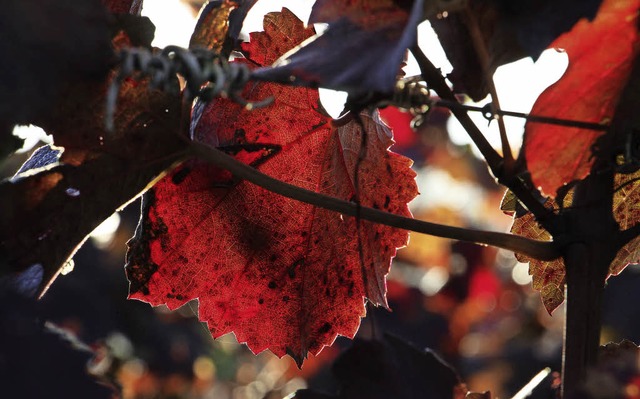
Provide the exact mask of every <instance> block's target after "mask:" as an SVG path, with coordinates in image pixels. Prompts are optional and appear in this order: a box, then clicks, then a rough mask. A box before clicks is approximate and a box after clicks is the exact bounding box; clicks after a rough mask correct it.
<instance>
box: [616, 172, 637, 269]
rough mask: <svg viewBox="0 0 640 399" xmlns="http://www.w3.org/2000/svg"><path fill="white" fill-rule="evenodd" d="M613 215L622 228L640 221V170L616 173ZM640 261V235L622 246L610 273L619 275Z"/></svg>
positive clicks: (622, 229)
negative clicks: (629, 172)
mask: <svg viewBox="0 0 640 399" xmlns="http://www.w3.org/2000/svg"><path fill="white" fill-rule="evenodd" d="M614 190H615V193H614V196H613V216H614V218H615V219H616V222H618V224H619V225H620V230H621V231H624V230H627V229H630V228H632V227H634V226H635V225H637V224H638V223H640V171H636V172H635V173H631V174H621V173H619V174H616V176H615V180H614ZM639 262H640V236H638V237H635V238H634V239H632V240H631V241H630V242H628V243H627V244H626V245H625V246H624V247H622V248H621V249H620V250H619V251H618V254H617V255H616V257H615V259H614V260H613V262H611V269H610V273H611V274H612V275H618V274H620V272H622V271H623V270H624V268H625V267H627V266H628V265H629V264H630V263H639Z"/></svg>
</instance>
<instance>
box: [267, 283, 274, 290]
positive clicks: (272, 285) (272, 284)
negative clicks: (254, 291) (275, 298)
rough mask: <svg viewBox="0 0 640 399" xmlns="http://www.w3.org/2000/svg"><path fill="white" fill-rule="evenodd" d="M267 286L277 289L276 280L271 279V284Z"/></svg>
mask: <svg viewBox="0 0 640 399" xmlns="http://www.w3.org/2000/svg"><path fill="white" fill-rule="evenodd" d="M267 287H269V289H272V290H275V289H276V282H275V281H269V284H268V285H267Z"/></svg>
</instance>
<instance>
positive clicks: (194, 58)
mask: <svg viewBox="0 0 640 399" xmlns="http://www.w3.org/2000/svg"><path fill="white" fill-rule="evenodd" d="M119 66H120V67H119V69H118V73H117V74H116V76H115V77H114V78H113V80H112V81H111V84H110V85H109V88H108V91H107V99H106V112H105V128H106V130H107V131H110V132H111V131H113V129H114V120H113V119H114V115H115V111H116V102H117V99H118V93H119V92H120V87H121V86H122V82H123V81H124V80H125V79H127V78H134V79H144V78H149V80H150V81H149V87H151V88H154V89H159V90H163V91H166V92H176V91H177V89H176V88H177V86H176V85H175V78H176V75H180V76H182V77H183V78H184V80H185V84H186V87H185V93H184V95H186V96H188V97H189V98H191V99H194V98H196V97H199V98H200V99H202V100H204V101H211V100H212V99H213V98H215V97H228V98H230V99H231V100H233V101H235V102H237V103H238V104H240V105H242V106H244V107H246V108H247V109H254V108H261V107H265V106H267V105H269V104H271V103H272V102H273V98H272V97H269V98H266V99H264V100H260V101H249V100H247V99H245V98H244V97H242V94H241V93H242V90H243V89H244V87H245V86H246V84H247V83H248V82H249V80H250V78H251V71H250V70H249V68H248V67H247V66H246V65H244V64H240V63H230V62H228V60H227V59H226V58H225V57H223V56H221V55H220V54H216V53H214V52H211V51H209V50H206V49H191V50H188V49H184V48H182V47H178V46H168V47H166V48H165V49H163V50H162V51H161V52H159V53H155V54H154V53H152V52H151V51H149V50H148V49H145V48H128V49H124V50H122V51H121V52H120V59H119Z"/></svg>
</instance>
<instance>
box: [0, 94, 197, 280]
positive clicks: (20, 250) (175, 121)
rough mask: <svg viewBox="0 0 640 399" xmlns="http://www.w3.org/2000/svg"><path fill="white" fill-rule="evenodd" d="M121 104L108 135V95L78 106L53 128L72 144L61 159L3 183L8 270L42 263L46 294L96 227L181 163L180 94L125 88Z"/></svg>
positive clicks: (0, 262)
mask: <svg viewBox="0 0 640 399" xmlns="http://www.w3.org/2000/svg"><path fill="white" fill-rule="evenodd" d="M83 99H84V100H86V99H87V98H86V97H79V98H76V100H78V101H82V100H83ZM119 104H120V107H119V108H118V111H117V112H116V116H115V121H116V126H117V130H116V131H115V132H111V133H107V132H105V131H104V118H103V115H104V112H103V111H104V97H99V98H97V99H94V102H93V103H91V104H83V105H79V106H78V107H79V108H74V109H77V110H79V111H78V112H77V113H75V114H74V116H75V117H70V116H68V117H66V118H61V119H59V123H58V124H57V126H54V125H53V124H52V126H51V130H50V131H51V132H55V133H54V137H55V141H56V143H60V144H62V143H63V144H64V145H65V146H66V147H65V150H64V152H63V153H62V155H60V159H59V160H58V159H57V158H58V157H57V156H55V157H52V154H51V152H50V151H39V152H37V153H36V154H35V155H34V158H33V159H32V160H31V161H30V163H31V165H30V166H33V167H34V168H33V169H29V170H25V168H23V170H21V172H20V173H19V174H17V175H16V176H15V177H14V178H12V179H11V180H9V181H4V182H2V183H1V184H0V207H2V209H3V210H4V211H3V212H2V213H1V214H0V229H1V231H0V269H1V270H2V272H8V271H21V270H24V269H25V268H28V267H30V266H31V265H33V264H41V265H42V266H43V268H44V279H43V284H42V286H41V287H40V292H42V291H43V290H44V289H45V288H46V287H47V286H48V285H49V284H50V283H51V282H52V280H53V279H54V278H55V277H56V275H57V274H58V271H59V268H60V267H61V266H62V265H63V264H64V263H65V262H66V261H67V259H69V258H70V257H71V256H72V255H73V254H74V253H75V251H76V250H77V248H78V247H79V246H80V245H81V244H82V242H84V240H85V238H86V236H87V235H88V234H90V233H91V231H93V229H94V228H95V227H96V226H98V225H99V224H100V223H101V222H102V221H103V220H105V219H106V218H107V217H109V216H110V215H111V214H112V213H113V212H114V211H116V210H117V209H119V208H121V207H122V206H123V205H125V204H127V203H128V202H129V201H130V200H132V199H133V198H135V197H136V196H137V195H139V193H140V192H142V191H144V190H145V188H146V187H147V186H148V185H149V184H151V183H152V182H153V181H154V180H155V179H157V178H158V176H159V175H161V174H162V173H163V171H164V170H166V169H167V168H169V167H170V166H171V165H172V164H173V163H174V162H176V160H177V159H178V158H179V157H180V154H179V152H180V150H181V149H183V148H184V145H185V144H184V142H183V141H182V140H180V138H179V137H178V135H177V134H176V132H178V131H179V129H180V98H179V97H178V96H175V95H170V94H167V93H161V92H158V91H156V90H150V89H148V88H147V85H146V84H143V83H138V82H127V83H125V85H124V86H123V89H122V93H121V95H120V98H119ZM67 115H68V114H67ZM58 131H62V132H63V133H64V134H58V133H57V132H58ZM43 159H44V160H45V161H46V162H44V163H40V162H39V161H41V160H43ZM51 161H53V162H51ZM43 166H44V167H43ZM79 210H81V213H79Z"/></svg>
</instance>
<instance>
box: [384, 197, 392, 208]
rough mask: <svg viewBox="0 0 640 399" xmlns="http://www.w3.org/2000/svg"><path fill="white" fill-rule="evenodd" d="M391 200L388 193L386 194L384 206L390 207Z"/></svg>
mask: <svg viewBox="0 0 640 399" xmlns="http://www.w3.org/2000/svg"><path fill="white" fill-rule="evenodd" d="M390 202H391V197H389V196H388V195H385V197H384V208H385V209H386V208H388V207H389V203H390Z"/></svg>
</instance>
